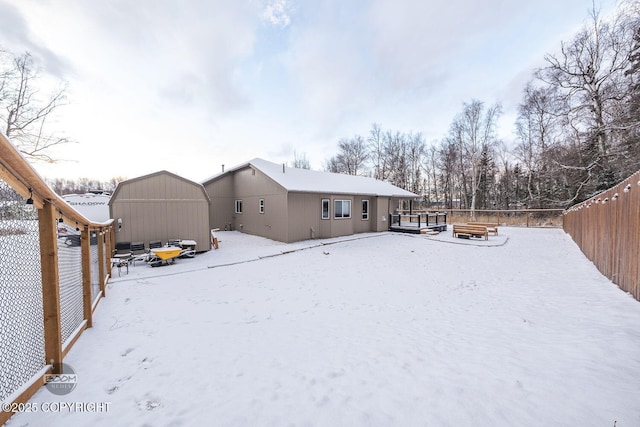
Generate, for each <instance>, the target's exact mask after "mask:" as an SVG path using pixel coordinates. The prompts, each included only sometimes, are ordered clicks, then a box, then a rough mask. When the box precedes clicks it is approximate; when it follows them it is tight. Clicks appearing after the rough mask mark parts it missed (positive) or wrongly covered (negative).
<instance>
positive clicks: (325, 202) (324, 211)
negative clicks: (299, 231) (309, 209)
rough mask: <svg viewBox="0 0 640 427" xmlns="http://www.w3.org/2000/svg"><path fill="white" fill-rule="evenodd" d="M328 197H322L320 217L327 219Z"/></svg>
mask: <svg viewBox="0 0 640 427" xmlns="http://www.w3.org/2000/svg"><path fill="white" fill-rule="evenodd" d="M329 217H330V216H329V199H322V219H329Z"/></svg>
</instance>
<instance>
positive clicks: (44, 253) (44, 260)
mask: <svg viewBox="0 0 640 427" xmlns="http://www.w3.org/2000/svg"><path fill="white" fill-rule="evenodd" d="M57 223H58V221H57V219H56V208H55V206H54V205H53V204H51V203H50V202H48V201H46V200H45V202H44V206H43V208H42V209H39V210H38V229H39V235H40V263H41V268H42V308H43V312H44V353H45V361H46V363H48V364H50V365H52V373H53V374H61V373H62V326H61V323H60V275H59V269H58V241H57V240H58V239H57Z"/></svg>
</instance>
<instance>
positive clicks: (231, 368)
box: [7, 227, 640, 427]
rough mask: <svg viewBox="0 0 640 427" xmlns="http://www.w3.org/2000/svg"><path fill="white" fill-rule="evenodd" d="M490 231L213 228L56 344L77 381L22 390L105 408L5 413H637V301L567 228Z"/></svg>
mask: <svg viewBox="0 0 640 427" xmlns="http://www.w3.org/2000/svg"><path fill="white" fill-rule="evenodd" d="M500 234H501V235H500V236H498V237H495V236H491V237H490V242H489V243H483V242H478V241H475V240H472V241H463V240H461V239H455V240H454V239H453V238H452V237H450V236H449V233H443V234H441V235H440V236H437V237H435V238H432V237H426V236H419V235H401V234H389V233H381V234H365V235H357V236H350V237H347V238H343V239H331V240H325V241H309V242H301V243H297V244H290V245H286V244H282V243H277V242H272V241H269V240H266V239H263V238H259V237H253V236H249V235H243V234H240V233H237V232H225V233H219V239H220V249H219V250H217V251H211V252H209V253H206V254H200V255H198V256H197V257H196V258H193V259H180V260H178V261H177V262H176V264H175V265H171V266H166V267H159V268H151V267H149V266H147V265H144V264H140V263H139V264H138V265H136V266H135V267H132V268H130V272H129V274H128V275H125V274H123V276H122V277H120V278H118V277H116V278H115V279H114V280H112V281H111V282H110V284H109V285H108V289H107V298H105V299H103V300H102V301H101V302H100V305H99V306H98V309H97V311H96V313H95V315H94V327H93V328H92V329H90V330H87V331H86V332H85V333H84V334H83V335H82V337H81V338H80V340H79V341H78V342H77V343H76V345H75V347H74V348H73V349H72V350H71V352H70V353H69V355H68V356H67V358H66V359H65V362H66V363H68V364H69V365H70V366H72V367H73V369H74V370H75V372H76V373H77V374H78V384H77V387H76V389H75V390H73V391H72V392H71V393H70V394H68V395H65V396H57V395H54V394H52V393H50V392H49V391H48V390H47V389H45V388H42V389H41V390H39V391H38V392H37V393H36V395H35V396H34V397H33V398H32V400H31V402H32V403H35V404H37V405H42V404H44V403H51V402H98V403H100V402H108V411H107V412H101V413H91V412H83V413H81V412H71V411H69V410H61V411H60V412H56V413H47V414H44V413H42V411H40V412H38V413H31V414H18V415H16V416H14V417H13V418H12V419H11V420H10V421H9V422H8V424H7V425H8V426H10V427H17V426H27V425H28V426H89V425H91V426H109V427H111V426H201V425H215V426H456V427H460V426H552V425H553V426H599V427H603V426H604V427H613V426H614V425H615V426H616V427H627V426H629V427H637V426H639V425H640V405H638V402H640V380H639V379H640V303H639V302H637V301H635V300H633V299H632V298H631V297H630V296H629V295H627V294H625V293H624V292H622V291H621V290H619V289H618V288H617V287H616V286H615V285H614V284H612V283H611V282H610V281H609V280H608V279H606V278H605V277H603V276H602V275H601V274H600V273H599V272H598V271H597V270H596V268H595V267H594V266H593V264H592V263H591V262H589V261H588V260H587V259H586V258H585V257H584V255H583V254H582V253H581V252H580V251H579V249H578V248H577V246H576V245H575V244H574V243H573V241H572V240H571V239H570V237H569V236H567V235H565V234H564V232H563V231H562V230H557V229H544V230H541V229H520V228H504V227H503V228H501V229H500ZM323 242H324V243H332V244H325V245H323V244H322V243H323ZM303 248H307V249H304V250H302V249H303ZM296 249H301V250H296ZM283 252H288V253H285V254H282V253H283ZM278 254H282V255H280V256H271V255H278ZM244 261H247V262H244ZM214 266H217V267H215V268H212V267H214ZM40 408H42V406H40Z"/></svg>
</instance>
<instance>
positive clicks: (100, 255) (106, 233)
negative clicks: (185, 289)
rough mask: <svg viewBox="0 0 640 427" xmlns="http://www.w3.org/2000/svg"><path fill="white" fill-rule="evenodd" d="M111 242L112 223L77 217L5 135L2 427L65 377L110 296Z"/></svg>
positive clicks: (0, 175)
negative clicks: (72, 354) (70, 358)
mask: <svg viewBox="0 0 640 427" xmlns="http://www.w3.org/2000/svg"><path fill="white" fill-rule="evenodd" d="M62 226H64V228H65V229H67V230H70V231H68V233H69V234H68V235H66V236H64V235H62V233H59V231H58V230H59V228H62ZM113 241H114V240H113V227H112V224H111V221H109V222H105V223H95V222H91V221H90V220H88V219H87V218H85V217H84V216H83V215H81V214H80V213H78V212H77V211H76V210H75V209H74V208H72V207H71V206H70V205H69V204H67V203H66V202H65V201H64V200H63V199H62V198H60V197H59V196H58V195H56V194H55V193H54V192H53V191H52V190H51V188H50V187H49V186H48V185H47V184H46V183H45V182H44V180H43V179H42V178H41V177H40V176H39V175H38V173H37V172H36V171H35V169H33V168H32V167H31V165H30V164H29V163H28V162H27V161H26V160H25V159H24V157H22V156H21V155H20V153H19V152H18V150H17V149H16V148H15V147H14V146H13V145H12V144H11V143H10V142H9V141H8V139H7V138H6V137H5V136H4V135H2V134H0V406H1V408H2V409H1V410H0V425H3V424H4V423H5V422H6V421H7V420H8V419H9V417H10V416H11V415H12V414H13V412H11V411H10V410H9V411H7V410H5V409H11V408H12V404H13V407H19V406H17V405H19V404H20V403H24V402H26V401H27V400H28V399H29V398H30V397H31V395H33V393H35V392H36V391H37V390H38V389H39V388H40V387H41V386H42V385H44V384H45V383H46V381H47V380H48V379H56V378H60V377H56V375H59V374H62V373H63V372H64V368H63V360H64V358H65V355H66V354H67V353H68V351H69V349H70V348H71V347H72V346H73V344H74V343H75V342H76V340H77V339H78V337H79V336H80V335H81V334H82V332H83V331H84V330H85V329H86V328H89V327H91V325H92V313H93V311H94V309H95V307H96V305H97V303H98V301H99V300H100V298H101V297H104V295H105V285H106V283H107V280H108V274H109V270H110V262H109V260H110V254H111V249H112V243H111V242H113ZM64 373H65V374H66V372H64Z"/></svg>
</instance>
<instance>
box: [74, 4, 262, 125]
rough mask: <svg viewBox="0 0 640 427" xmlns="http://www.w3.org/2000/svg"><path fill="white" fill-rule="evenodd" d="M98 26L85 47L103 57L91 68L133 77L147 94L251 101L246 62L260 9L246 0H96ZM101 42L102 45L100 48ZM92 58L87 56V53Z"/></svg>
mask: <svg viewBox="0 0 640 427" xmlns="http://www.w3.org/2000/svg"><path fill="white" fill-rule="evenodd" d="M82 7H83V9H82V11H80V12H79V13H80V16H79V17H78V20H79V21H83V22H86V21H87V20H88V21H89V22H90V23H91V26H93V29H92V42H93V43H97V46H88V45H85V46H83V47H82V49H83V50H84V51H85V52H86V53H87V55H91V56H92V57H93V58H95V60H96V61H97V62H98V63H99V64H100V69H96V67H95V64H93V65H91V64H88V65H87V66H88V67H91V70H87V71H88V72H87V74H92V75H96V74H100V75H101V76H102V78H103V79H105V80H113V81H121V82H128V84H129V86H130V88H129V90H131V88H135V89H133V90H135V91H136V92H138V93H140V92H142V93H143V94H144V96H146V97H147V98H148V101H151V102H156V103H167V104H173V103H175V102H178V103H179V104H180V105H193V106H194V107H198V108H204V109H210V110H212V111H214V112H216V113H218V114H219V113H223V112H226V111H229V110H233V109H236V108H239V107H241V106H243V105H245V104H246V103H247V102H248V95H247V94H246V93H244V92H243V88H242V85H241V84H240V83H239V82H238V78H237V77H238V73H239V69H240V68H241V67H242V66H243V63H244V61H246V60H247V58H249V57H250V56H251V54H252V53H253V48H254V43H255V33H256V29H257V27H258V26H259V24H260V16H259V9H258V8H257V6H255V5H253V4H251V5H247V4H245V3H244V2H224V1H218V2H203V1H198V0H185V1H181V2H157V1H151V0H140V1H136V2H133V3H132V2H129V1H125V0H115V1H110V2H97V3H96V2H90V3H83V4H82ZM95 49H99V52H97V51H94V50H95ZM85 61H86V57H85Z"/></svg>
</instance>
